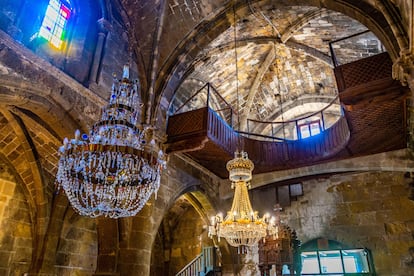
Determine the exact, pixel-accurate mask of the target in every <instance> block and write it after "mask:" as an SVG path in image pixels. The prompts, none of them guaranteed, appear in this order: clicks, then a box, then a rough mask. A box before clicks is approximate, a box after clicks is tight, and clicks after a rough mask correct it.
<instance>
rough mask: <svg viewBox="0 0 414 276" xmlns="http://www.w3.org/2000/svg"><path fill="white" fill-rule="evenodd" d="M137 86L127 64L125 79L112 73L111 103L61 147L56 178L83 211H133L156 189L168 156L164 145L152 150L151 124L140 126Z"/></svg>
mask: <svg viewBox="0 0 414 276" xmlns="http://www.w3.org/2000/svg"><path fill="white" fill-rule="evenodd" d="M138 91H139V83H138V81H131V80H130V79H129V67H128V66H124V72H123V76H122V80H120V81H119V80H117V79H116V78H115V76H114V82H113V85H112V91H111V97H110V100H109V104H108V105H107V106H105V107H104V108H103V110H102V116H101V120H100V121H98V122H97V123H96V124H95V125H94V126H93V127H92V129H91V130H90V135H89V136H88V135H87V134H83V135H82V136H81V135H80V132H79V130H77V131H76V132H75V138H74V139H71V140H68V139H67V138H65V139H64V141H63V146H62V147H60V160H59V165H58V172H57V181H58V184H59V185H60V187H62V188H63V190H64V191H65V193H66V196H67V197H68V199H69V202H70V204H71V205H72V207H73V208H74V209H75V210H76V211H77V212H78V213H79V214H81V215H83V216H88V217H98V216H102V215H103V216H106V217H110V218H119V217H128V216H134V215H136V214H137V213H138V212H139V211H140V210H141V209H142V207H143V206H144V204H145V203H146V202H147V201H148V199H149V197H150V196H151V195H152V194H153V193H155V194H156V192H157V191H158V188H159V186H160V174H161V170H162V168H163V167H164V166H165V160H164V158H163V152H162V151H161V150H160V151H159V152H158V153H156V152H154V150H155V142H154V140H153V139H152V131H153V130H152V128H151V127H147V126H137V124H138V122H139V120H138V118H139V116H140V112H139V111H138V110H137V109H136V108H137V107H140V106H141V105H140V100H139V93H138ZM148 141H150V142H149V143H148Z"/></svg>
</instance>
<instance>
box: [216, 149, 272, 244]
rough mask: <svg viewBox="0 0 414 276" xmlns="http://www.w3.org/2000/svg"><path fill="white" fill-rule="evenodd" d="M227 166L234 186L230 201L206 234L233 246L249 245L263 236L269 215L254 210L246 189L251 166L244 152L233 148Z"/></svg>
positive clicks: (249, 178)
mask: <svg viewBox="0 0 414 276" xmlns="http://www.w3.org/2000/svg"><path fill="white" fill-rule="evenodd" d="M226 167H227V170H228V171H229V179H230V180H231V181H232V188H234V198H233V204H232V206H231V209H230V211H228V212H227V216H226V217H225V218H223V216H222V215H221V214H218V215H216V216H215V217H213V218H212V219H211V226H210V227H209V236H210V237H212V236H217V238H218V240H219V241H220V238H225V239H226V241H227V242H228V243H229V244H230V245H231V246H234V247H239V246H252V245H254V244H256V243H257V242H258V241H259V240H260V239H262V238H264V237H265V236H266V234H267V229H268V223H267V219H268V217H267V216H265V217H263V218H259V215H258V212H257V211H253V208H252V205H251V203H250V199H249V194H248V191H247V188H248V186H249V183H250V182H249V181H250V180H251V179H252V171H253V168H254V165H253V162H252V161H251V160H250V159H249V158H248V156H247V153H246V152H244V151H241V152H237V151H236V152H235V154H234V159H232V160H230V161H229V162H228V163H227V166H226Z"/></svg>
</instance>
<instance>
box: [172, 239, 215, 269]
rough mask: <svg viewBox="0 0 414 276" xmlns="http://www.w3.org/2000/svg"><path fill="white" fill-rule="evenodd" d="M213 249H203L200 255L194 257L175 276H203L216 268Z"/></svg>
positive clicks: (210, 247)
mask: <svg viewBox="0 0 414 276" xmlns="http://www.w3.org/2000/svg"><path fill="white" fill-rule="evenodd" d="M215 256H216V255H215V249H214V247H212V246H209V247H203V250H202V252H201V254H200V255H198V256H197V257H195V258H194V259H193V260H192V261H191V262H190V263H188V264H187V265H186V266H185V267H184V268H183V269H181V270H180V271H179V272H178V273H177V274H176V276H205V275H207V273H209V272H210V271H214V269H215V267H216V258H215Z"/></svg>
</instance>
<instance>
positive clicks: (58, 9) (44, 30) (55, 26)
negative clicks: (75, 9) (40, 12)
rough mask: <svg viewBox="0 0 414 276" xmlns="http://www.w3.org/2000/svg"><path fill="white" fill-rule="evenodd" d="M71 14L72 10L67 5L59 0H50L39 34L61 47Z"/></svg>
mask: <svg viewBox="0 0 414 276" xmlns="http://www.w3.org/2000/svg"><path fill="white" fill-rule="evenodd" d="M70 15H71V10H70V8H69V7H68V6H67V5H65V4H64V3H62V2H61V1H58V0H50V1H49V5H48V6H47V9H46V13H45V17H44V19H43V22H42V26H41V27H40V31H39V36H40V37H43V38H45V39H47V40H48V41H49V42H50V43H51V44H52V45H53V46H55V47H56V48H61V47H62V44H63V40H64V39H65V28H66V24H67V21H68V19H69V17H70Z"/></svg>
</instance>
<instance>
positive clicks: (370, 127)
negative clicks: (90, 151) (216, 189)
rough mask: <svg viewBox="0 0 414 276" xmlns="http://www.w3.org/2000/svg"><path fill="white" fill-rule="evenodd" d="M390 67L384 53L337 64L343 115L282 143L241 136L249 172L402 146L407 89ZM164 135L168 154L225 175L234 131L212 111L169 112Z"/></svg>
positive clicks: (235, 137) (236, 136)
mask: <svg viewBox="0 0 414 276" xmlns="http://www.w3.org/2000/svg"><path fill="white" fill-rule="evenodd" d="M391 66H392V63H391V61H390V59H389V57H388V54H386V53H385V54H381V55H378V56H374V57H370V58H367V59H364V60H360V61H357V62H353V63H350V64H346V65H343V66H339V67H337V68H336V69H335V75H336V78H337V81H338V88H339V90H340V99H341V104H342V105H343V107H344V109H345V116H344V117H341V118H340V119H339V120H338V121H337V122H336V123H335V124H334V125H333V126H331V127H330V128H329V129H326V130H325V131H323V132H322V133H320V134H319V135H316V136H312V137H309V138H306V139H300V140H295V141H285V142H276V141H274V142H273V141H259V140H254V139H250V138H247V137H245V136H240V142H241V144H242V145H243V149H244V150H245V151H246V152H247V153H248V154H249V158H250V159H251V160H252V161H253V162H254V164H255V169H254V171H253V173H254V174H257V173H265V172H270V171H275V170H284V169H289V168H295V167H300V166H305V165H312V164H316V163H320V162H324V161H328V160H338V159H344V158H348V157H354V156H363V155H368V154H373V153H379V152H384V151H390V150H396V149H401V148H405V147H406V139H407V137H406V136H407V127H406V114H405V113H406V112H405V110H406V97H407V95H408V92H409V90H408V88H406V87H402V86H401V85H400V84H399V83H398V82H396V81H394V80H392V78H391ZM374 72H375V73H374ZM353 74H354V75H356V76H353ZM364 74H367V76H364ZM167 135H168V138H167V153H174V152H183V153H185V154H186V155H188V156H189V157H190V158H192V159H193V160H194V161H196V162H197V163H199V164H200V165H202V166H204V167H205V168H207V169H208V170H210V171H211V172H213V173H215V174H216V175H217V176H219V177H221V178H227V177H228V172H227V170H226V163H227V161H229V160H230V159H232V157H233V153H234V151H236V150H237V148H236V146H237V145H238V139H239V134H238V133H237V132H236V131H234V130H233V129H232V128H231V127H230V126H229V125H228V124H226V123H225V122H224V121H223V120H222V119H221V118H220V117H219V116H218V115H217V114H216V113H215V112H214V111H213V110H211V109H209V108H208V107H204V108H200V109H198V110H193V111H189V112H185V113H181V114H177V115H174V116H171V117H169V119H168V125H167Z"/></svg>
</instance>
